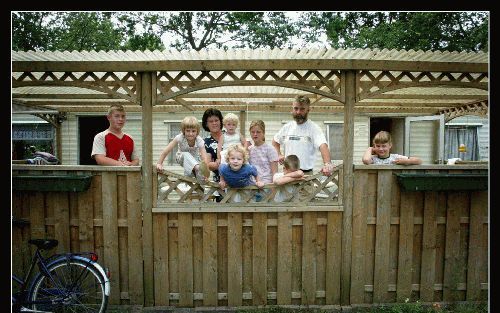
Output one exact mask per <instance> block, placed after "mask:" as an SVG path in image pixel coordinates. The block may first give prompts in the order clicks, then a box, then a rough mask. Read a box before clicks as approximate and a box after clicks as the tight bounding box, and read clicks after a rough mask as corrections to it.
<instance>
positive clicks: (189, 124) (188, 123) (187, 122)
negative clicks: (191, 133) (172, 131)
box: [181, 116, 200, 136]
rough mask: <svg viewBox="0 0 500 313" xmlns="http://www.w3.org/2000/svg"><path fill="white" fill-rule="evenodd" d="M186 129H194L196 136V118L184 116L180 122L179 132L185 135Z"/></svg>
mask: <svg viewBox="0 0 500 313" xmlns="http://www.w3.org/2000/svg"><path fill="white" fill-rule="evenodd" d="M186 129H192V130H195V131H196V136H198V134H199V133H200V123H199V122H198V119H197V118H196V117H194V116H186V117H185V118H184V119H183V120H182V122H181V132H182V134H183V135H184V136H186Z"/></svg>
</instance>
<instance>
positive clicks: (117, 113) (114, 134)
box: [91, 104, 139, 166]
mask: <svg viewBox="0 0 500 313" xmlns="http://www.w3.org/2000/svg"><path fill="white" fill-rule="evenodd" d="M106 117H107V119H108V122H109V127H108V129H106V130H105V131H102V132H100V133H98V134H97V135H95V137H94V142H93V144H92V152H91V157H92V158H93V159H95V161H96V163H97V164H98V165H118V166H120V165H122V166H123V165H125V166H130V165H139V157H138V155H137V153H136V149H135V144H134V139H132V137H131V136H130V135H128V134H126V133H124V132H123V131H122V129H123V126H125V122H126V120H127V117H126V113H125V108H124V107H123V106H122V105H120V104H114V105H112V106H110V107H109V109H108V114H107V116H106Z"/></svg>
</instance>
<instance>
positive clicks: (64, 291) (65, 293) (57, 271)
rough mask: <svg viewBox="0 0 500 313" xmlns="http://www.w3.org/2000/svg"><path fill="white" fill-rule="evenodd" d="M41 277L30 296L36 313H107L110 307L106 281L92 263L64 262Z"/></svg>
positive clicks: (71, 260) (35, 283)
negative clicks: (46, 312) (108, 306)
mask: <svg viewBox="0 0 500 313" xmlns="http://www.w3.org/2000/svg"><path fill="white" fill-rule="evenodd" d="M48 273H49V275H43V274H42V273H39V274H38V275H37V277H36V278H35V280H34V281H33V284H32V287H31V288H30V292H29V295H28V299H29V301H30V303H31V306H32V309H33V310H38V311H50V312H58V313H59V312H96V313H103V312H104V311H105V310H106V306H107V304H108V296H106V294H105V292H104V291H105V289H104V278H103V277H102V275H101V274H100V273H99V271H98V270H97V269H96V268H95V267H94V266H93V265H92V264H90V263H88V262H85V261H82V260H78V259H71V258H70V259H69V260H67V259H61V260H60V261H56V262H54V263H53V264H51V265H50V266H49V267H48Z"/></svg>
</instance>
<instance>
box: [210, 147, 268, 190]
mask: <svg viewBox="0 0 500 313" xmlns="http://www.w3.org/2000/svg"><path fill="white" fill-rule="evenodd" d="M226 162H227V163H223V164H221V165H220V166H219V174H220V182H219V185H220V187H221V188H222V189H224V188H226V186H229V187H232V188H241V187H246V186H250V185H253V184H254V183H253V181H252V179H251V178H252V177H254V178H255V185H256V186H257V187H259V188H262V187H263V186H264V183H263V182H262V181H260V179H259V176H258V174H257V169H256V168H255V166H253V165H250V164H248V151H247V150H246V149H245V148H244V147H243V146H242V145H240V144H235V145H231V146H229V147H228V148H227V155H226Z"/></svg>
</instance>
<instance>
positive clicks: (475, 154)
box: [444, 126, 479, 161]
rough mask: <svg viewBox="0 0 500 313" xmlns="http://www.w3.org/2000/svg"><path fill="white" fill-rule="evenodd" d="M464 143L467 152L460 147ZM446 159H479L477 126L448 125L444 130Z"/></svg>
mask: <svg viewBox="0 0 500 313" xmlns="http://www.w3.org/2000/svg"><path fill="white" fill-rule="evenodd" d="M460 144H464V145H465V148H466V152H460V151H459V150H458V147H459V146H460ZM444 146H445V150H444V155H445V159H446V160H447V159H451V158H460V159H462V160H463V161H478V160H479V146H478V128H477V127H476V126H446V128H445V132H444Z"/></svg>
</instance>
